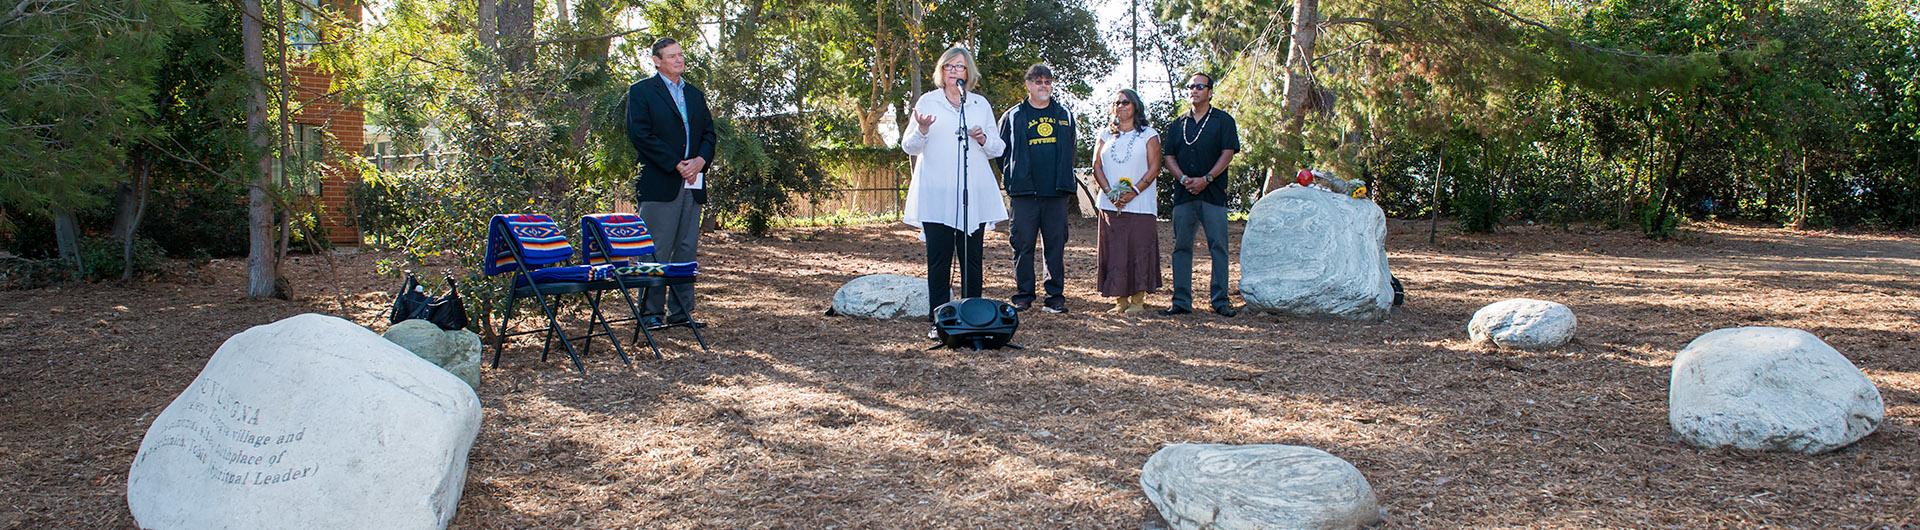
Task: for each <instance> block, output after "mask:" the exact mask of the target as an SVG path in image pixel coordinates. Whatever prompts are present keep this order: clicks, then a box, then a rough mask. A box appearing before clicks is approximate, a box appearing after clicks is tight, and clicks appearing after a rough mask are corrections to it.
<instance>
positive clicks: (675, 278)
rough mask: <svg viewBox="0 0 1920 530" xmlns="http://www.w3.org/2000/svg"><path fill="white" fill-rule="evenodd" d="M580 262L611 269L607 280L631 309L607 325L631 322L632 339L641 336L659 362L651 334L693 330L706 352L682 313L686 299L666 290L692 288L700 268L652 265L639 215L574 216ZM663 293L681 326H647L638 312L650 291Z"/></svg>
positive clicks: (697, 329)
mask: <svg viewBox="0 0 1920 530" xmlns="http://www.w3.org/2000/svg"><path fill="white" fill-rule="evenodd" d="M580 239H581V243H582V244H581V246H580V258H581V261H584V262H586V263H589V264H596V265H598V264H606V265H611V266H613V267H614V274H613V275H612V281H613V282H614V283H615V284H617V285H619V287H620V295H621V296H622V297H625V298H626V301H627V307H628V308H629V309H631V310H632V311H633V317H632V318H631V319H618V320H614V321H613V322H626V321H627V320H633V321H634V322H635V324H634V326H633V327H634V332H633V340H635V341H638V340H640V338H641V337H643V336H644V337H646V339H647V346H648V347H651V348H653V358H655V359H660V358H661V356H660V345H659V343H657V342H655V341H654V340H653V332H654V331H657V330H662V329H667V328H674V327H685V328H687V329H688V330H691V331H693V340H695V341H698V342H699V343H700V351H702V352H707V351H709V350H708V349H707V339H706V338H705V337H702V336H700V326H701V325H702V324H701V323H700V321H699V320H696V319H694V318H693V313H692V312H690V311H688V310H687V306H686V301H685V300H681V299H680V297H679V296H678V295H675V294H673V291H672V289H668V288H669V287H673V286H677V285H693V283H694V282H695V281H697V277H698V276H699V274H700V265H699V264H698V263H695V262H691V261H689V262H682V263H655V262H651V261H646V260H644V259H643V258H652V257H654V256H655V252H654V246H653V235H652V234H650V233H648V232H647V222H646V221H643V220H641V219H640V216H638V215H634V214H630V213H607V214H594V215H586V216H581V217H580ZM656 288H658V289H667V303H671V304H674V308H675V309H677V310H678V313H679V314H682V315H686V316H687V321H686V322H675V323H667V324H661V325H657V326H650V325H647V323H646V320H645V318H644V317H645V316H646V315H643V314H642V313H643V312H644V309H643V308H642V307H641V305H640V302H641V301H643V300H645V299H646V296H647V294H648V293H649V291H651V290H652V289H656ZM633 289H640V297H639V298H637V299H636V298H635V297H634V296H633V293H632V290H633Z"/></svg>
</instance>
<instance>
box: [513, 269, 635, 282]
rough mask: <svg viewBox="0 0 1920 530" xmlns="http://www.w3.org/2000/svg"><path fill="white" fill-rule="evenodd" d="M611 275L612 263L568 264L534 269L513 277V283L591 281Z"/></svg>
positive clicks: (610, 276)
mask: <svg viewBox="0 0 1920 530" xmlns="http://www.w3.org/2000/svg"><path fill="white" fill-rule="evenodd" d="M612 277H613V266H612V265H568V266H565V267H547V268H544V269H534V270H532V271H528V272H527V273H526V274H522V275H520V276H517V277H515V278H514V282H513V283H514V285H516V286H526V285H527V284H528V283H540V284H548V283H565V282H592V281H599V280H605V279H607V278H612Z"/></svg>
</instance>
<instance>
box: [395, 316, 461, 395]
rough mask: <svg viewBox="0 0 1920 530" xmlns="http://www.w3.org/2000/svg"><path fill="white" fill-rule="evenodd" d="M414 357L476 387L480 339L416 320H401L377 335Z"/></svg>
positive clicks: (457, 330)
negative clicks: (424, 360)
mask: <svg viewBox="0 0 1920 530" xmlns="http://www.w3.org/2000/svg"><path fill="white" fill-rule="evenodd" d="M380 336H382V337H386V338H387V340H390V341H393V343H394V344H399V345H400V347H402V348H406V349H407V351H410V352H413V354H414V355H418V356H420V358H421V359H426V360H427V362H430V363H433V364H434V365H435V366H439V367H441V368H444V369H446V370H447V371H448V372H450V373H452V374H453V375H454V377H459V378H460V380H461V381H465V382H466V383H467V386H470V387H473V388H474V389H479V388H480V358H481V356H480V350H481V347H480V336H479V335H476V334H474V332H471V331H467V330H464V329H456V330H453V331H446V330H442V329H440V326H435V325H433V323H432V322H427V321H425V320H420V319H417V318H416V319H412V320H402V321H400V323H399V324H394V325H393V326H392V327H389V328H387V332H386V333H382V334H380Z"/></svg>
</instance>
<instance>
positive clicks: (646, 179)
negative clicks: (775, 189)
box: [627, 74, 719, 203]
mask: <svg viewBox="0 0 1920 530" xmlns="http://www.w3.org/2000/svg"><path fill="white" fill-rule="evenodd" d="M682 79H683V80H684V78H682ZM686 98H687V122H688V124H689V125H691V127H688V128H687V129H682V128H681V122H680V110H679V109H677V108H675V107H674V104H673V95H672V94H670V93H668V92H667V81H666V80H665V79H661V78H660V76H659V75H658V74H656V75H654V76H653V77H649V78H646V79H642V80H640V82H638V83H634V84H633V86H631V87H627V141H628V142H631V143H632V144H633V151H634V153H636V154H637V155H638V156H637V157H636V158H638V159H639V162H640V180H638V181H635V182H634V184H633V187H634V190H635V191H636V192H637V194H638V201H637V202H648V201H660V202H664V201H671V200H673V198H674V197H678V196H680V187H681V186H682V185H684V184H685V183H686V181H684V180H681V179H680V172H679V171H676V170H674V166H675V165H678V164H679V163H680V162H681V161H682V160H687V159H690V158H693V157H696V156H697V157H700V158H704V159H706V161H707V166H706V167H707V169H706V171H712V168H713V148H714V145H715V144H717V143H718V142H719V140H718V138H717V136H716V135H715V134H714V132H713V114H712V113H711V112H710V111H708V110H707V96H706V94H705V93H703V92H701V91H700V89H699V88H697V87H695V86H693V83H687V85H686ZM688 129H690V130H691V133H692V134H688ZM689 136H691V137H692V138H691V142H689V138H688V137H689ZM689 143H691V144H692V145H693V149H691V150H688V149H687V145H688V144H689ZM689 153H690V154H689ZM682 155H685V156H682ZM693 200H694V201H695V202H700V203H705V202H707V192H706V190H694V192H693Z"/></svg>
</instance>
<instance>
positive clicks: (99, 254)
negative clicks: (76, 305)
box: [80, 236, 167, 280]
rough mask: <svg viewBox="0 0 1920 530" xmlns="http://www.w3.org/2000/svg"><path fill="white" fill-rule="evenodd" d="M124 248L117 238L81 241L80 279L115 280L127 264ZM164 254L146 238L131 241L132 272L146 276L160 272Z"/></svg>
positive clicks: (164, 263)
mask: <svg viewBox="0 0 1920 530" xmlns="http://www.w3.org/2000/svg"><path fill="white" fill-rule="evenodd" d="M124 257H125V248H124V247H123V246H122V242H121V240H119V239H116V238H111V237H87V238H82V239H81V240H80V277H82V278H85V279H88V280H107V279H118V278H119V277H120V272H121V270H122V268H123V264H124V263H126V262H125V261H124V260H123V258H124ZM166 262H167V252H166V250H164V249H162V248H160V243H158V242H156V241H154V240H152V239H147V238H145V237H140V236H135V237H134V238H133V272H134V274H148V273H155V272H160V271H161V270H162V269H163V268H164V267H165V265H166Z"/></svg>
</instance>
